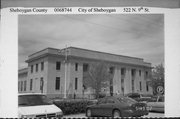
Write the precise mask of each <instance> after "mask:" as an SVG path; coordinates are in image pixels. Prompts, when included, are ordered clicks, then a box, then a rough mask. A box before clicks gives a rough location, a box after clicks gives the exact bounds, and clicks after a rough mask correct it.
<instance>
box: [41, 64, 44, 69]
mask: <svg viewBox="0 0 180 119" xmlns="http://www.w3.org/2000/svg"><path fill="white" fill-rule="evenodd" d="M43 70H44V62H41V71H43Z"/></svg>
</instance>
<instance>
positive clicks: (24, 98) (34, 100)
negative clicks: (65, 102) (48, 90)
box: [18, 95, 51, 106]
mask: <svg viewBox="0 0 180 119" xmlns="http://www.w3.org/2000/svg"><path fill="white" fill-rule="evenodd" d="M50 104H51V103H50V100H49V99H48V98H47V97H46V96H45V95H20V96H19V97H18V105H19V106H36V105H50Z"/></svg>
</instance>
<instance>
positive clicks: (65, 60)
mask: <svg viewBox="0 0 180 119" xmlns="http://www.w3.org/2000/svg"><path fill="white" fill-rule="evenodd" d="M64 51H65V52H64V53H65V59H64V64H65V74H64V98H67V94H66V80H67V65H68V62H67V59H68V50H67V45H66V48H65V49H64ZM59 52H60V53H61V52H62V50H60V51H59Z"/></svg>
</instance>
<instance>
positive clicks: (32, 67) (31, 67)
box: [31, 65, 33, 73]
mask: <svg viewBox="0 0 180 119" xmlns="http://www.w3.org/2000/svg"><path fill="white" fill-rule="evenodd" d="M31 73H33V65H31Z"/></svg>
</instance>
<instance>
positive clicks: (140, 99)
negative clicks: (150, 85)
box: [126, 93, 153, 102]
mask: <svg viewBox="0 0 180 119" xmlns="http://www.w3.org/2000/svg"><path fill="white" fill-rule="evenodd" d="M126 96H127V97H129V98H132V99H134V100H136V101H138V102H149V101H152V96H153V95H151V94H140V93H129V94H127V95H126Z"/></svg>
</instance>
